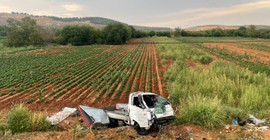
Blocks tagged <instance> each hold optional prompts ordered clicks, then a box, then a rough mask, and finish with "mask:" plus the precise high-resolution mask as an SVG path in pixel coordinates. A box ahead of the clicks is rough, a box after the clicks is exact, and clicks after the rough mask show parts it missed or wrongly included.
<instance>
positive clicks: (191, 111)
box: [154, 38, 270, 128]
mask: <svg viewBox="0 0 270 140" xmlns="http://www.w3.org/2000/svg"><path fill="white" fill-rule="evenodd" d="M154 40H155V42H158V43H159V44H156V47H157V50H158V52H159V56H160V58H161V61H165V60H174V63H173V64H172V65H171V67H170V68H169V70H168V71H167V73H166V74H165V79H166V80H167V84H168V90H169V94H170V99H171V100H172V101H173V102H174V103H175V104H180V105H179V108H180V110H181V111H180V113H179V114H180V115H179V116H178V117H179V118H178V120H177V121H176V123H179V124H182V123H192V124H198V125H201V126H204V127H207V128H213V127H216V126H221V125H222V124H224V123H226V121H228V120H230V119H229V118H234V117H237V116H241V117H244V116H245V115H247V114H248V113H251V114H256V116H260V117H265V118H269V109H270V108H269V106H270V104H269V95H270V94H269V93H270V88H269V87H270V81H269V56H270V55H269V54H268V52H267V49H269V48H268V47H269V46H267V44H269V40H261V39H259V40H257V39H249V38H235V39H233V38H173V39H172V38H155V39H154ZM177 41H178V42H179V43H176V42H177ZM160 42H166V43H167V44H161V43H160ZM169 42H171V44H170V43H169ZM253 43H255V44H257V45H258V46H259V47H256V45H254V46H253V45H249V44H253ZM250 49H253V50H252V51H251V50H250ZM262 50H265V51H262ZM211 57H212V59H213V62H211V59H209V61H208V63H209V64H207V63H204V62H205V61H202V60H206V59H202V58H211Z"/></svg>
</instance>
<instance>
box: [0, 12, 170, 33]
mask: <svg viewBox="0 0 270 140" xmlns="http://www.w3.org/2000/svg"><path fill="white" fill-rule="evenodd" d="M24 17H31V18H32V19H35V20H36V21H37V24H38V25H41V26H47V27H50V26H51V27H63V26H66V25H90V26H92V27H95V28H104V27H105V26H106V25H107V24H109V23H112V22H119V21H116V20H112V19H108V18H103V17H71V18H61V17H55V16H36V15H29V14H27V13H15V12H12V13H0V25H5V24H7V19H9V18H13V19H15V20H20V19H22V18H24ZM132 26H133V27H134V28H136V29H138V30H146V31H150V30H154V31H170V30H171V29H170V28H167V27H147V26H135V25H132Z"/></svg>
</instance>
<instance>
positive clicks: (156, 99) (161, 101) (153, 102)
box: [143, 95, 169, 108]
mask: <svg viewBox="0 0 270 140" xmlns="http://www.w3.org/2000/svg"><path fill="white" fill-rule="evenodd" d="M143 99H144V101H145V103H146V105H147V106H148V107H149V108H155V107H156V106H160V105H163V106H165V105H167V104H169V102H168V100H167V99H166V98H163V97H161V96H158V95H143Z"/></svg>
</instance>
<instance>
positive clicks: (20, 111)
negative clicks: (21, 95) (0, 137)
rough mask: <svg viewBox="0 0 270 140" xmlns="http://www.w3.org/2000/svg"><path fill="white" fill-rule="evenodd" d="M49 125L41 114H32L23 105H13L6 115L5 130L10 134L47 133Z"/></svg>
mask: <svg viewBox="0 0 270 140" xmlns="http://www.w3.org/2000/svg"><path fill="white" fill-rule="evenodd" d="M49 128H50V123H49V122H48V121H47V120H46V117H45V116H44V115H43V114H41V113H38V114H37V113H33V112H32V111H30V110H28V109H27V108H26V107H25V106H24V105H23V104H18V105H15V106H14V107H13V108H11V110H10V112H9V113H8V115H7V129H10V130H11V131H12V133H13V134H14V133H20V132H31V131H47V130H48V129H49Z"/></svg>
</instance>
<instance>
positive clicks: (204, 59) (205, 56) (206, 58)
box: [199, 55, 213, 64]
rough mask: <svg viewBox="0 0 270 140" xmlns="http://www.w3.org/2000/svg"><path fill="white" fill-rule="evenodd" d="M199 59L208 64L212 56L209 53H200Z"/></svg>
mask: <svg viewBox="0 0 270 140" xmlns="http://www.w3.org/2000/svg"><path fill="white" fill-rule="evenodd" d="M199 61H200V62H201V63H202V64H209V63H211V62H212V61H213V58H212V57H211V56H209V55H202V56H200V58H199Z"/></svg>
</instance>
